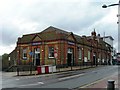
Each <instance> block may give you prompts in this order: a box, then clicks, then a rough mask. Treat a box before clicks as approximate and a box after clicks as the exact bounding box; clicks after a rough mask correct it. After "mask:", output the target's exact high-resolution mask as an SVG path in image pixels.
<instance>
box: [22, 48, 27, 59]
mask: <svg viewBox="0 0 120 90" xmlns="http://www.w3.org/2000/svg"><path fill="white" fill-rule="evenodd" d="M23 59H27V49H23Z"/></svg>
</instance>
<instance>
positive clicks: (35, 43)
mask: <svg viewBox="0 0 120 90" xmlns="http://www.w3.org/2000/svg"><path fill="white" fill-rule="evenodd" d="M40 44H42V42H34V43H32V45H40Z"/></svg>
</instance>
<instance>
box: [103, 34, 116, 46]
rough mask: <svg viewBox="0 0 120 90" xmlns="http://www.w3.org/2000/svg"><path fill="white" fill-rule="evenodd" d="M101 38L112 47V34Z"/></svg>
mask: <svg viewBox="0 0 120 90" xmlns="http://www.w3.org/2000/svg"><path fill="white" fill-rule="evenodd" d="M102 38H103V40H104V41H105V42H106V43H108V44H109V45H111V47H113V40H114V39H113V38H112V36H105V37H102Z"/></svg>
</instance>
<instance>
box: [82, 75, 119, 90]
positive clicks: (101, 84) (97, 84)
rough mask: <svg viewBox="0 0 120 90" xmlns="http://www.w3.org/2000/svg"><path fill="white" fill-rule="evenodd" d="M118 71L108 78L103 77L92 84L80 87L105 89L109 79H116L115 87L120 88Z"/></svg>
mask: <svg viewBox="0 0 120 90" xmlns="http://www.w3.org/2000/svg"><path fill="white" fill-rule="evenodd" d="M118 78H119V77H118V73H115V74H113V75H111V76H109V77H107V78H103V79H101V80H98V81H95V82H93V83H91V84H88V85H85V86H83V87H80V88H89V89H90V90H92V89H94V88H99V89H101V90H102V89H104V88H107V84H108V80H114V81H115V83H114V84H115V88H118V87H119V88H120V85H118Z"/></svg>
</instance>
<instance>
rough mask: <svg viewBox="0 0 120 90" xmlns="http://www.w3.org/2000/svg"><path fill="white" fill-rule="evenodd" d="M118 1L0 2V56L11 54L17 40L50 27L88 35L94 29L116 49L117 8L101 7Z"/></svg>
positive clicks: (5, 0) (54, 0)
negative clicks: (104, 36) (107, 36)
mask: <svg viewBox="0 0 120 90" xmlns="http://www.w3.org/2000/svg"><path fill="white" fill-rule="evenodd" d="M113 3H118V0H0V32H1V33H0V34H1V35H0V36H1V37H0V38H1V40H0V55H2V54H3V53H10V52H11V51H12V50H13V49H14V48H15V46H16V42H17V38H18V37H22V35H23V34H29V33H36V32H41V31H42V30H44V29H46V28H47V27H49V26H54V27H57V28H59V29H63V30H66V31H70V32H73V33H75V34H77V35H80V36H82V35H90V34H91V32H92V31H93V30H94V28H95V29H96V32H97V33H100V34H101V36H103V35H104V32H105V35H109V36H112V37H113V38H114V39H115V40H114V47H115V48H117V46H118V43H117V40H118V39H117V37H118V26H117V21H118V19H117V17H116V15H117V13H118V7H109V8H107V9H103V8H102V5H103V4H107V5H109V4H113Z"/></svg>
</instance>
